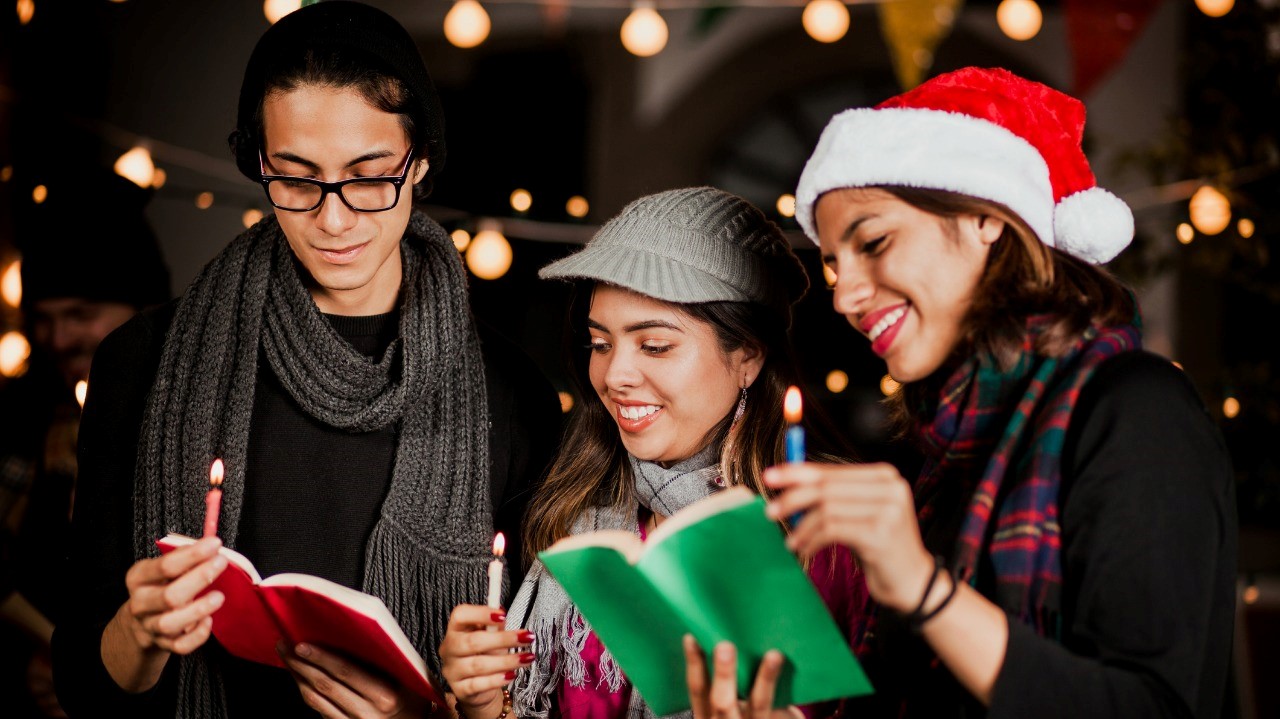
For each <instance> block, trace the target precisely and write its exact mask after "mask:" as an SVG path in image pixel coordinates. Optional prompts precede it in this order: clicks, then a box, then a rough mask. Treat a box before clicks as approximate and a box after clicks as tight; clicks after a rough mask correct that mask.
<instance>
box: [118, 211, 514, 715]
mask: <svg viewBox="0 0 1280 719" xmlns="http://www.w3.org/2000/svg"><path fill="white" fill-rule="evenodd" d="M400 251H401V257H402V260H403V267H404V279H403V283H402V286H401V291H400V292H401V297H400V337H399V339H397V340H396V341H395V342H393V343H392V344H391V346H390V347H389V348H388V349H387V351H386V353H385V354H384V356H383V357H382V359H381V360H380V361H378V362H373V361H371V360H370V359H368V358H367V357H365V356H364V355H362V354H360V353H359V352H358V351H357V350H356V349H355V348H354V347H352V346H351V345H350V344H348V343H347V342H346V341H345V340H343V339H342V338H341V337H340V336H339V335H338V334H337V332H336V331H335V330H334V329H333V327H332V326H331V325H330V324H329V322H328V321H327V320H326V319H325V318H324V317H323V316H322V315H321V314H320V311H319V309H318V308H317V307H316V304H315V302H314V301H313V300H312V299H311V296H310V293H309V292H308V291H307V289H306V287H304V286H303V283H302V280H301V278H300V276H299V272H300V271H299V270H298V269H297V268H296V262H295V259H294V257H293V253H292V252H291V251H290V249H289V246H288V243H287V241H286V240H285V237H284V233H283V232H281V230H280V226H279V224H278V223H277V222H276V220H275V218H274V216H270V215H269V216H268V217H267V218H266V219H264V220H262V221H261V222H259V223H258V224H256V225H254V226H253V227H252V228H250V229H249V230H248V231H246V232H245V233H244V234H242V235H240V236H239V237H238V238H236V239H235V240H234V241H233V242H232V243H231V244H230V245H229V246H228V247H227V248H226V249H225V250H224V251H223V252H222V253H220V254H219V255H218V256H217V257H216V258H214V259H213V261H212V262H210V263H209V264H208V265H207V266H206V267H205V268H204V270H203V271H202V272H201V273H200V276H199V277H197V278H196V280H195V281H194V282H193V283H192V285H191V287H190V288H188V290H187V292H186V294H185V295H184V296H183V298H182V301H181V303H180V304H179V305H178V308H177V313H176V315H175V317H174V320H173V324H172V326H171V327H170V329H169V333H168V336H167V337H166V339H165V345H164V350H163V354H162V355H161V361H160V368H159V372H158V374H157V376H156V381H155V384H154V385H153V387H152V390H151V394H150V396H149V398H148V401H147V413H146V417H145V419H144V422H143V425H142V432H141V439H140V443H139V453H138V464H137V471H136V482H135V491H134V517H135V529H134V551H135V554H136V556H138V557H146V556H155V554H156V550H155V545H154V542H155V540H156V539H157V538H158V537H161V536H163V535H164V534H165V533H167V532H181V533H184V534H188V535H191V536H199V535H198V532H199V531H200V529H201V524H202V517H203V513H204V495H205V491H206V490H207V488H208V472H209V465H210V463H211V462H212V460H213V458H214V457H222V458H223V460H224V461H225V463H226V467H227V478H226V481H225V483H224V484H223V502H222V517H221V523H220V534H221V535H222V538H223V541H224V543H225V544H226V545H227V546H229V547H234V546H235V543H236V531H237V528H238V525H239V520H240V512H241V509H242V502H243V499H244V482H245V456H246V448H247V446H248V440H249V431H250V426H249V424H250V418H251V415H252V413H253V398H254V387H255V384H256V382H257V378H258V373H259V371H260V368H259V363H258V358H259V356H260V354H261V356H264V357H266V359H267V362H268V364H269V365H270V367H271V371H272V372H274V373H275V375H276V376H277V377H278V378H279V379H280V382H281V384H282V385H283V386H284V388H285V390H286V391H287V392H288V393H289V395H290V396H291V397H293V399H294V400H295V401H297V403H298V405H299V406H300V407H302V409H303V411H305V412H306V413H307V414H309V415H311V416H312V417H314V418H316V419H317V420H320V421H322V422H324V423H326V424H328V425H330V426H333V427H338V428H341V429H344V430H348V431H351V432H368V431H371V430H375V429H379V428H382V427H387V426H391V425H395V426H397V427H398V430H399V442H398V443H397V448H396V457H395V466H394V470H393V472H392V478H391V487H390V490H389V491H388V493H387V497H386V499H385V500H384V502H383V505H382V513H381V516H380V518H379V520H378V523H377V525H376V526H375V527H374V530H373V533H372V535H371V536H370V538H369V542H368V545H367V546H365V547H364V548H363V549H362V551H363V552H364V554H365V562H364V564H365V570H364V580H363V586H362V587H361V588H362V589H363V590H364V591H365V592H368V593H370V594H374V595H376V596H378V597H380V598H381V599H382V600H383V601H384V602H385V603H386V605H387V607H388V609H390V610H391V613H392V614H393V615H395V617H396V619H397V620H398V621H399V623H400V626H401V627H402V628H403V629H404V631H405V634H406V635H408V637H409V639H410V640H411V641H412V642H413V645H414V647H416V648H417V650H418V652H419V653H420V654H422V656H423V657H424V658H426V660H427V664H428V666H429V667H430V668H431V669H432V670H433V671H435V672H436V673H437V674H438V673H439V666H438V664H439V660H438V657H437V656H436V647H437V646H439V644H440V640H441V639H442V638H443V637H444V633H445V628H446V624H447V621H448V617H449V613H450V611H451V610H452V609H453V607H454V606H456V605H458V604H461V603H474V602H478V601H479V600H480V598H482V597H483V596H484V593H485V581H486V577H485V565H486V563H487V562H488V561H489V559H490V557H489V556H488V555H489V550H488V547H489V542H490V540H491V539H492V534H493V526H492V515H491V509H490V500H489V446H488V424H489V420H488V408H487V405H486V396H485V379H484V368H483V363H482V359H481V355H480V345H479V340H478V337H477V335H476V329H475V323H474V321H473V320H472V317H471V312H470V308H469V305H468V301H467V290H466V280H465V277H464V275H463V271H462V264H461V263H460V262H459V261H458V254H457V250H455V249H454V246H453V242H452V241H451V240H450V238H449V236H448V235H447V234H446V233H445V231H444V230H443V229H442V228H441V227H440V226H439V225H438V224H436V223H435V222H433V221H432V220H430V219H429V218H427V217H426V216H425V215H422V214H419V213H414V215H413V217H412V219H411V220H410V222H409V226H408V229H407V230H406V232H405V238H404V239H403V240H402V241H401V247H400ZM254 481H270V478H269V477H255V478H254ZM339 549H340V551H342V550H345V549H346V548H339ZM173 661H179V662H180V663H181V664H180V670H179V687H178V707H177V711H176V715H177V716H179V717H191V718H194V719H204V718H205V717H219V716H223V715H225V713H226V712H225V706H226V702H225V694H224V688H223V685H222V679H221V676H220V672H219V669H218V667H217V666H216V665H215V664H214V663H213V662H211V661H209V660H208V658H207V656H206V655H205V652H204V651H199V652H196V653H194V654H192V655H190V656H186V657H181V658H179V657H174V658H173Z"/></svg>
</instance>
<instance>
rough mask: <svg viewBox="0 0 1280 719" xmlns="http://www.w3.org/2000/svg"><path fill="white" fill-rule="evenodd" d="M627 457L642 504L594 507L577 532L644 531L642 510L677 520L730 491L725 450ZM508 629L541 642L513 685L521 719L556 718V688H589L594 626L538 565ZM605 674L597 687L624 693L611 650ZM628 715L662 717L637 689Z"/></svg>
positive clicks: (575, 527) (637, 718)
mask: <svg viewBox="0 0 1280 719" xmlns="http://www.w3.org/2000/svg"><path fill="white" fill-rule="evenodd" d="M627 456H628V457H629V458H630V461H631V474H632V477H633V478H634V479H635V493H634V497H635V501H633V502H631V503H628V505H627V506H625V507H621V508H618V507H592V508H590V509H588V510H587V511H586V512H584V513H583V514H581V515H579V516H578V518H577V519H576V520H574V523H573V526H572V527H571V528H570V530H569V533H570V534H585V533H587V532H595V531H599V530H604V529H611V530H622V531H627V532H633V533H635V534H639V526H638V521H639V514H638V511H639V507H640V505H643V506H645V507H646V508H648V509H650V510H652V511H657V512H659V513H661V514H662V515H664V516H668V517H669V516H671V515H672V514H674V513H675V512H678V511H680V510H681V509H683V508H684V507H687V506H688V505H690V504H693V503H694V502H696V501H698V500H699V499H702V498H703V497H708V496H710V495H712V494H714V493H715V492H717V491H719V490H720V489H721V488H722V487H723V486H724V485H723V484H722V483H721V481H720V466H719V464H718V460H719V447H717V446H715V445H714V444H712V445H711V446H708V447H706V448H705V449H703V450H702V451H701V452H699V453H698V454H695V455H694V456H692V457H690V458H689V459H686V460H684V461H683V462H679V463H677V464H674V465H672V466H671V467H662V466H660V465H658V464H656V463H654V462H647V461H644V460H639V459H636V458H635V457H632V456H631V455H627ZM507 628H508V629H528V630H530V631H532V632H533V633H534V634H535V635H536V637H537V639H536V642H535V644H534V651H535V652H536V653H537V659H536V660H535V661H534V663H533V664H532V665H530V666H529V667H528V668H527V669H525V670H524V671H521V672H520V673H519V675H517V676H516V680H515V682H514V683H512V685H511V697H512V705H513V707H514V709H515V713H516V716H519V717H521V719H548V717H549V716H550V714H551V708H552V702H553V699H554V697H555V694H556V690H557V689H558V688H559V687H560V685H561V684H562V683H568V685H569V686H572V687H582V686H585V685H586V672H587V667H586V662H585V661H583V659H582V651H583V649H584V648H585V646H586V643H587V635H588V634H589V633H590V632H591V625H589V624H588V623H587V620H586V619H585V618H583V616H582V615H581V614H580V613H579V612H578V607H577V606H576V605H575V604H574V603H573V601H572V600H570V599H569V595H568V594H566V593H565V591H564V589H563V588H561V586H560V584H559V582H557V581H556V580H555V579H554V578H553V577H552V576H551V574H550V573H549V572H548V571H547V570H546V567H544V566H543V564H542V562H540V561H535V562H534V563H533V566H532V567H531V568H530V569H529V573H528V574H526V575H525V578H524V582H523V583H521V585H520V591H519V592H518V593H517V594H516V598H515V599H513V600H512V601H511V607H510V608H509V609H508V611H507ZM599 672H600V678H599V680H598V681H597V684H596V688H597V689H600V688H607V689H608V690H609V691H610V692H617V691H619V690H620V689H622V687H623V684H624V683H625V682H626V678H625V677H624V676H623V675H622V671H621V670H620V669H619V668H618V665H617V662H615V661H614V659H613V655H612V654H610V653H609V651H608V650H607V649H606V650H605V651H604V653H603V654H602V655H601V657H600V665H599ZM627 716H628V717H630V718H631V719H653V718H654V717H655V715H654V713H653V711H652V710H651V709H649V705H648V704H646V703H645V701H644V699H643V698H641V697H640V692H637V691H633V692H631V701H630V704H629V706H628V708H627ZM670 716H673V717H692V716H693V713H692V712H681V713H678V714H672V715H670Z"/></svg>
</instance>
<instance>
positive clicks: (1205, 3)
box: [1196, 0, 1236, 17]
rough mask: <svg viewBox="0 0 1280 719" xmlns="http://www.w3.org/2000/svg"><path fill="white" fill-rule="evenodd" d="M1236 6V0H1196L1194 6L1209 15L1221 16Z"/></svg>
mask: <svg viewBox="0 0 1280 719" xmlns="http://www.w3.org/2000/svg"><path fill="white" fill-rule="evenodd" d="M1235 6H1236V0H1196V7H1198V8H1200V12H1202V13H1204V14H1205V15H1208V16H1209V17H1222V16H1223V15H1226V14H1227V13H1229V12H1231V8H1233V7H1235Z"/></svg>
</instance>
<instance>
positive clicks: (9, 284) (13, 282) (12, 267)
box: [0, 260, 22, 307]
mask: <svg viewBox="0 0 1280 719" xmlns="http://www.w3.org/2000/svg"><path fill="white" fill-rule="evenodd" d="M0 297H3V298H4V303H5V304H6V305H9V306H10V307H17V306H18V305H20V304H22V263H21V262H19V261H18V260H14V261H13V262H11V263H9V266H8V267H6V268H5V270H4V274H3V275H0Z"/></svg>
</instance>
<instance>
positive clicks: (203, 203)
mask: <svg viewBox="0 0 1280 719" xmlns="http://www.w3.org/2000/svg"><path fill="white" fill-rule="evenodd" d="M196 207H199V208H200V209H202V210H207V209H209V208H210V207H213V193H212V192H201V193H200V194H198V195H196Z"/></svg>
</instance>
